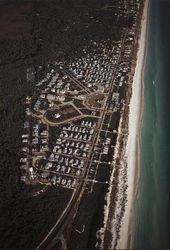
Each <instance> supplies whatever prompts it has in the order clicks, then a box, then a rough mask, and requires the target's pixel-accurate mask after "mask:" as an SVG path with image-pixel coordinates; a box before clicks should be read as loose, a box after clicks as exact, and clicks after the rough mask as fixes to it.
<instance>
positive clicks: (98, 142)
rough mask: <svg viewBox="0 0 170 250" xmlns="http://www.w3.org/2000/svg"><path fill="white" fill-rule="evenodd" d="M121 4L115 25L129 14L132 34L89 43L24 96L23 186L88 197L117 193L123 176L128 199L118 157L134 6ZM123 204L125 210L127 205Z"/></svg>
mask: <svg viewBox="0 0 170 250" xmlns="http://www.w3.org/2000/svg"><path fill="white" fill-rule="evenodd" d="M120 2H121V4H120V8H119V12H118V13H117V20H120V19H121V17H122V16H123V15H125V16H126V17H127V18H128V15H129V11H130V12H131V14H132V13H133V20H132V21H133V25H132V29H129V28H128V27H127V28H123V30H122V34H121V39H120V40H118V41H112V40H110V39H107V40H101V41H100V42H98V41H92V40H91V41H90V42H89V44H87V45H86V46H85V47H84V49H83V53H82V55H81V56H77V57H75V58H74V59H68V60H66V61H63V62H58V61H54V62H50V63H49V64H48V67H47V71H48V72H46V74H45V75H44V77H43V78H42V79H41V80H39V81H38V82H37V83H36V88H37V93H38V94H37V95H35V96H33V97H27V100H26V103H25V113H26V121H25V123H24V132H23V134H22V138H21V140H22V144H23V147H22V149H21V158H20V162H19V170H20V171H19V172H20V181H21V182H22V183H25V184H26V185H36V184H40V185H42V187H44V186H46V187H47V189H48V187H49V186H53V187H55V188H56V189H57V188H63V189H70V190H72V191H73V193H78V194H79V196H78V197H79V198H81V197H82V195H83V193H87V194H93V192H94V190H95V188H96V185H100V184H102V185H107V186H111V185H112V183H113V181H114V182H115V183H114V185H115V186H116V185H117V183H118V181H117V178H118V176H119V174H120V170H121V173H123V179H122V180H121V181H122V183H123V184H122V185H123V186H122V190H121V192H122V193H123V195H124V194H125V193H126V189H127V184H126V177H127V176H126V175H127V172H126V170H122V169H121V167H122V163H121V161H120V159H119V158H120V155H121V152H119V150H120V148H121V147H123V146H122V145H123V139H124V138H125V136H127V133H128V130H127V123H128V122H127V118H128V105H129V96H128V94H129V93H130V89H131V86H132V82H131V81H132V77H131V74H133V70H134V68H133V67H134V62H135V60H134V58H135V53H136V51H135V50H134V48H136V47H135V45H136V37H135V34H136V29H137V26H136V22H137V18H138V14H139V5H140V4H139V1H130V3H129V4H127V2H126V1H120ZM127 6H128V8H130V9H129V10H127ZM129 6H130V7H129ZM124 7H125V8H124ZM28 78H29V79H28V80H33V79H32V78H31V76H29V77H28ZM28 100H29V101H28ZM123 119H124V120H125V121H126V122H125V124H122V120H123ZM120 128H121V133H120ZM103 172H106V173H107V175H106V176H107V178H106V179H104V178H103ZM47 189H45V190H47ZM40 194H41V192H39V193H38V195H40ZM121 202H122V204H123V206H124V205H125V202H126V199H123V201H121ZM121 216H122V215H121ZM116 235H119V232H116Z"/></svg>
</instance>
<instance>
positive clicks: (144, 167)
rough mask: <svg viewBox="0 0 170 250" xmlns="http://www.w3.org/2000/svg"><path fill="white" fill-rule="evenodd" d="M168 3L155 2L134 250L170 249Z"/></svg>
mask: <svg viewBox="0 0 170 250" xmlns="http://www.w3.org/2000/svg"><path fill="white" fill-rule="evenodd" d="M168 43H169V40H168V0H151V1H150V10H149V30H148V48H147V57H146V64H145V76H144V110H143V118H142V119H143V121H142V127H141V132H140V181H139V186H138V192H137V197H136V201H135V212H134V235H133V239H134V240H133V249H168V241H169V240H168V238H169V232H168V229H169V225H168V223H169V214H168V205H169V201H168V193H169V191H168V174H169V173H168V166H169V164H168V138H169V136H168V133H169V131H168V116H169V110H168V85H169V80H168V69H169V66H168V63H169V62H168V57H169V53H168V47H169V44H168Z"/></svg>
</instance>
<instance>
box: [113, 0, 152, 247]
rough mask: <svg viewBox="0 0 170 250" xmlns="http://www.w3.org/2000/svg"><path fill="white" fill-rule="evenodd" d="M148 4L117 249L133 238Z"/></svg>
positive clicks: (132, 108)
mask: <svg viewBox="0 0 170 250" xmlns="http://www.w3.org/2000/svg"><path fill="white" fill-rule="evenodd" d="M148 4H149V1H148V0H146V2H145V6H144V12H143V18H142V24H141V25H142V26H141V36H140V39H139V50H138V54H137V64H136V69H135V74H134V78H133V86H132V98H131V101H130V114H129V136H128V142H127V148H126V155H127V163H128V172H127V177H128V189H127V199H128V201H127V205H126V208H125V214H124V216H123V220H122V224H121V230H120V239H119V241H118V245H117V249H128V247H129V239H130V238H131V233H132V232H131V230H132V227H131V223H132V218H133V207H134V198H135V189H136V187H135V183H136V178H137V175H138V174H139V173H137V172H139V169H138V170H137V169H136V168H137V166H138V162H139V158H138V156H139V155H138V153H139V152H138V148H139V133H140V125H141V110H142V107H143V80H144V79H143V70H144V63H145V49H146V36H147V20H148Z"/></svg>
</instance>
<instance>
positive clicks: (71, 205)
mask: <svg viewBox="0 0 170 250" xmlns="http://www.w3.org/2000/svg"><path fill="white" fill-rule="evenodd" d="M126 33H127V31H126V32H125V34H124V39H123V41H122V46H121V49H120V52H119V56H118V59H117V64H116V66H115V70H114V72H113V78H112V82H111V84H110V88H109V91H108V93H112V92H113V87H114V80H115V76H114V74H115V72H116V70H117V66H118V63H119V61H120V58H121V53H122V50H123V49H124V41H125V38H126ZM83 87H84V86H83ZM109 96H110V95H108V97H107V99H106V101H105V104H104V109H103V110H102V114H101V116H100V118H99V122H98V125H97V131H98V132H96V134H95V136H94V140H93V143H92V147H91V150H90V152H89V156H88V159H91V158H92V156H93V151H94V147H95V145H96V144H97V141H98V139H99V135H100V132H101V130H102V126H103V123H104V118H105V114H106V113H107V109H108V105H109V101H108V100H109ZM87 167H88V161H87V162H86V164H85V167H84V169H85V170H84V173H83V176H82V179H81V180H80V185H79V187H78V188H77V190H76V191H75V193H74V196H72V198H71V200H70V202H69V205H68V206H67V209H66V210H65V212H64V213H63V214H62V216H60V218H59V220H58V221H57V222H56V224H55V226H54V227H53V228H52V229H51V230H50V232H49V233H48V235H47V236H46V237H45V239H44V240H43V241H42V242H41V243H40V245H39V246H38V247H37V250H39V249H47V248H48V246H49V245H50V243H51V242H52V241H53V239H54V237H55V236H56V235H57V234H58V233H59V232H60V231H61V230H62V229H63V228H64V226H66V224H67V219H68V217H69V214H70V213H71V211H72V210H73V209H74V208H75V207H76V205H77V202H78V201H79V202H80V200H81V197H82V195H83V193H84V190H85V186H86V182H87V180H88V179H87V176H88V172H89V168H87ZM48 249H50V248H48Z"/></svg>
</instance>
